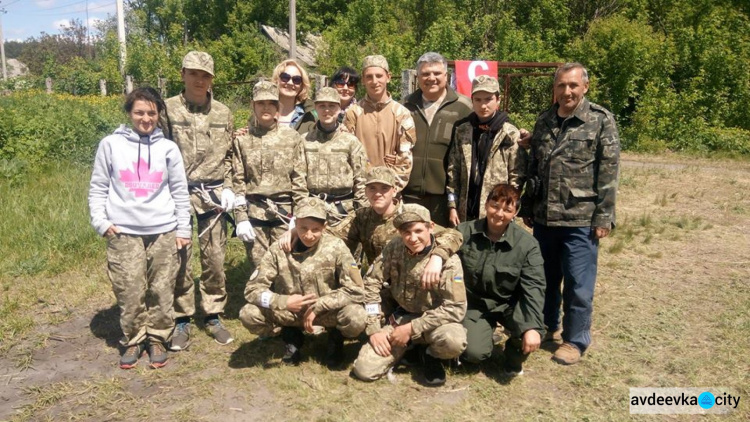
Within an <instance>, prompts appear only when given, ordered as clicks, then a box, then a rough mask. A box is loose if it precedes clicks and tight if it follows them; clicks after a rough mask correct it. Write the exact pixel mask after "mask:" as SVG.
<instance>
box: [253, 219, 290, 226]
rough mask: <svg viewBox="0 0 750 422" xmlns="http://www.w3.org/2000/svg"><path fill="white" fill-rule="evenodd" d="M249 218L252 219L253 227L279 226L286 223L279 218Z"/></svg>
mask: <svg viewBox="0 0 750 422" xmlns="http://www.w3.org/2000/svg"><path fill="white" fill-rule="evenodd" d="M248 220H250V224H252V225H253V227H279V226H281V225H283V224H284V222H283V221H281V219H279V218H277V219H275V220H271V221H268V220H258V219H255V218H249V219H248Z"/></svg>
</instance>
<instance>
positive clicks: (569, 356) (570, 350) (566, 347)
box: [552, 343, 581, 365]
mask: <svg viewBox="0 0 750 422" xmlns="http://www.w3.org/2000/svg"><path fill="white" fill-rule="evenodd" d="M552 360H554V361H555V362H557V363H559V364H561V365H574V364H576V363H578V362H579V361H580V360H581V351H580V350H578V348H577V347H575V346H574V345H573V344H572V343H563V344H562V345H561V346H560V347H558V348H557V351H555V354H554V355H552Z"/></svg>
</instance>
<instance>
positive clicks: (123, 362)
mask: <svg viewBox="0 0 750 422" xmlns="http://www.w3.org/2000/svg"><path fill="white" fill-rule="evenodd" d="M144 349H145V347H144V346H143V344H136V345H135V346H130V347H128V348H126V349H125V351H124V352H123V353H122V356H120V369H131V368H133V367H135V365H136V364H138V359H139V358H140V357H141V354H142V353H143V350H144Z"/></svg>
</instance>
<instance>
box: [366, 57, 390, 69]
mask: <svg viewBox="0 0 750 422" xmlns="http://www.w3.org/2000/svg"><path fill="white" fill-rule="evenodd" d="M368 67H382V68H383V69H385V70H386V71H388V72H389V71H390V70H388V60H386V59H385V57H383V56H381V55H375V56H367V57H365V59H364V60H362V72H364V71H365V69H367V68H368Z"/></svg>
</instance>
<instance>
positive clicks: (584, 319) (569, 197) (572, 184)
mask: <svg viewBox="0 0 750 422" xmlns="http://www.w3.org/2000/svg"><path fill="white" fill-rule="evenodd" d="M558 109H559V105H558V104H555V105H553V106H552V107H551V108H550V109H548V110H547V111H545V112H544V113H542V114H541V115H540V116H539V118H538V119H537V121H536V125H535V126H534V133H533V134H532V137H531V163H530V166H529V183H528V184H527V186H526V191H525V192H524V197H523V198H522V202H523V205H522V207H521V212H520V215H521V216H524V217H532V216H533V219H534V237H535V238H536V239H537V240H538V241H539V246H540V248H541V251H542V257H543V258H544V272H545V278H546V280H547V288H546V292H545V294H546V296H545V302H544V323H545V325H546V326H547V330H548V331H550V332H554V331H556V330H557V329H558V328H559V324H560V305H561V304H562V305H563V311H564V316H563V321H562V325H563V332H562V337H563V341H564V342H565V343H569V344H572V345H574V346H575V347H576V348H578V349H579V351H580V352H581V353H583V352H584V351H585V350H586V348H587V347H588V346H589V344H591V315H592V313H593V300H594V288H595V286H596V269H597V258H598V247H599V240H598V239H596V238H595V237H594V229H595V228H597V227H602V228H607V229H609V228H612V227H614V224H615V196H616V193H617V179H618V167H619V158H620V140H619V135H618V133H617V126H616V123H615V119H614V116H612V114H611V113H610V112H609V111H608V110H607V109H605V108H603V107H601V106H599V105H596V104H594V103H591V102H589V101H588V99H586V98H585V97H582V98H581V101H580V103H579V104H578V107H577V108H576V109H575V111H574V112H573V113H572V114H571V115H570V116H568V117H567V118H564V119H563V118H559V119H558V116H557V111H558ZM563 277H564V279H565V282H564V284H563ZM561 284H563V286H562V287H563V289H562V294H561V292H560V286H561Z"/></svg>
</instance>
